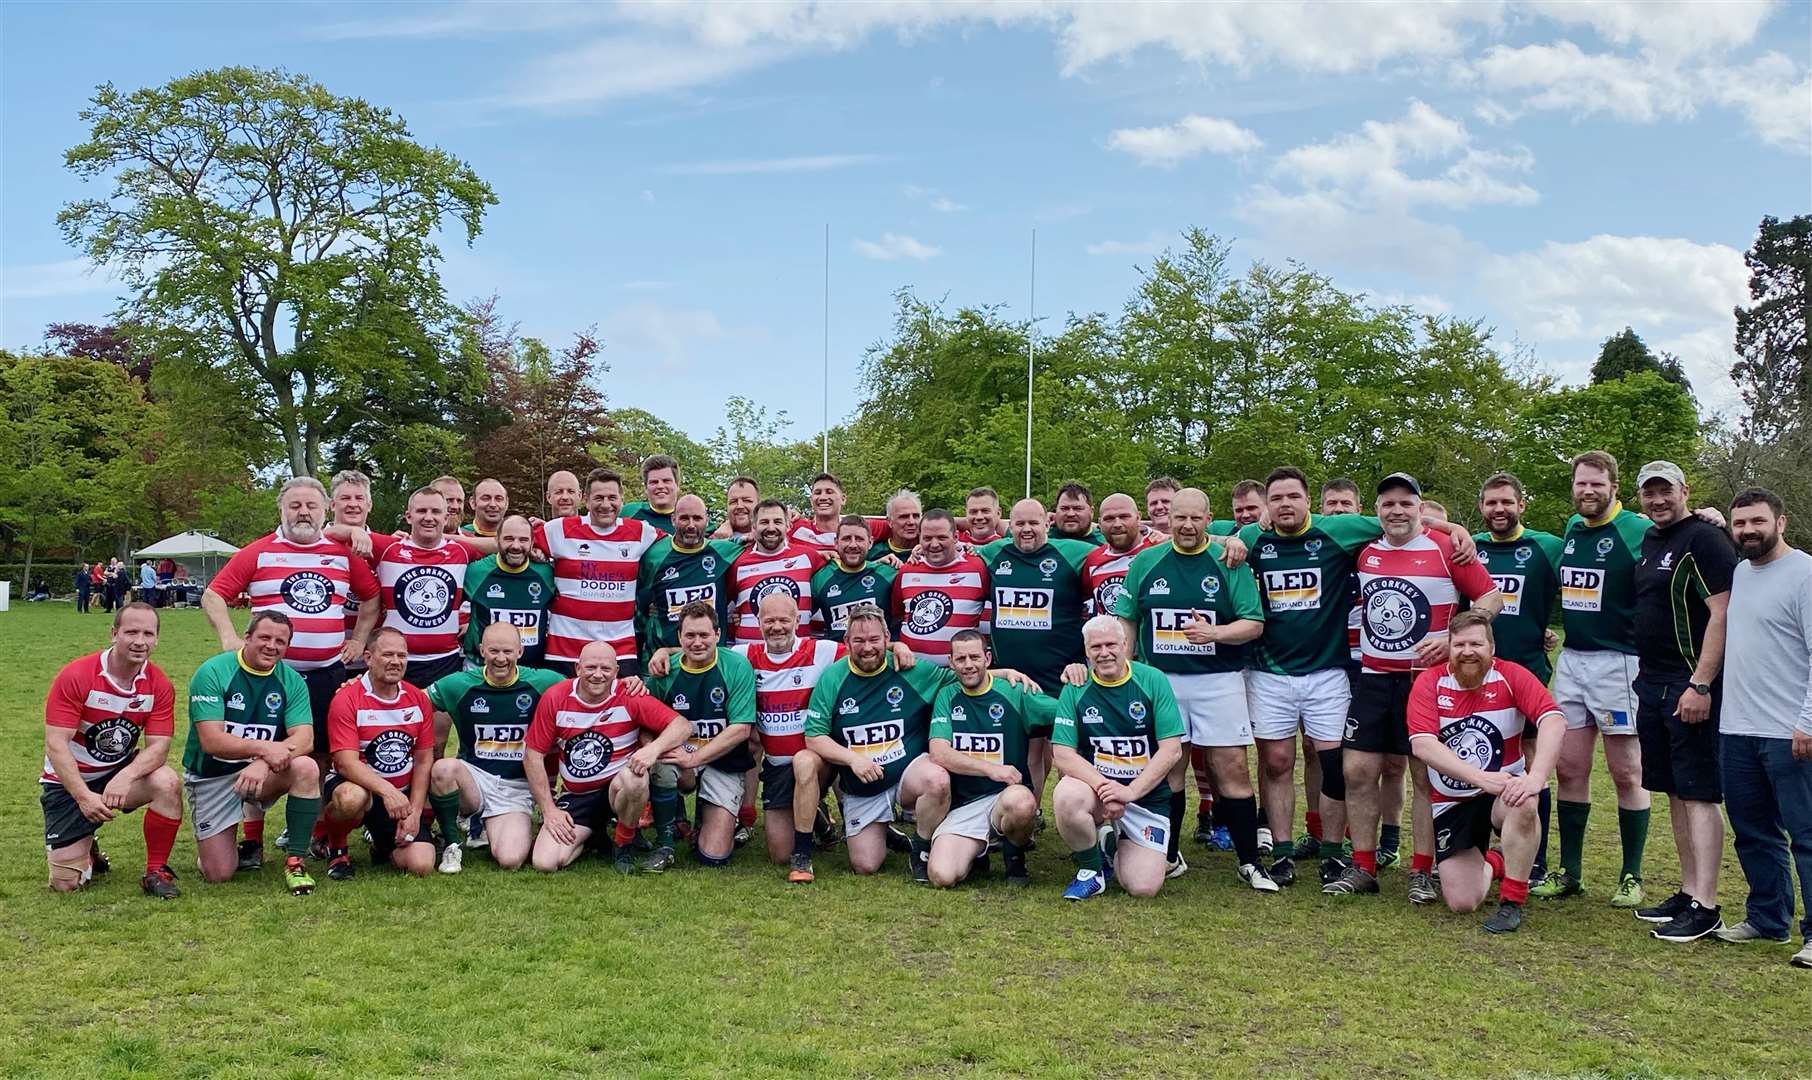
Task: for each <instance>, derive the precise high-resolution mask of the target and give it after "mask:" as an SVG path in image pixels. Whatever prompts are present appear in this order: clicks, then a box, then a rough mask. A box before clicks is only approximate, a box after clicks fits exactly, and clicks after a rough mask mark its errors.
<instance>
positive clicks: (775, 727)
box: [736, 638, 847, 765]
mask: <svg viewBox="0 0 1812 1080" xmlns="http://www.w3.org/2000/svg"><path fill="white" fill-rule="evenodd" d="M846 651H847V650H846V649H845V648H844V646H843V644H842V642H837V641H825V640H822V639H820V638H799V639H797V640H796V641H795V643H794V645H793V651H792V652H789V653H786V654H785V655H783V656H773V655H770V654H769V653H768V646H767V643H766V642H764V641H745V642H742V643H741V644H738V645H737V646H736V652H737V653H739V654H741V656H742V658H743V659H745V660H747V661H748V662H749V666H750V667H752V668H754V669H755V723H756V727H757V728H758V729H759V730H760V732H761V750H762V753H763V754H764V755H766V757H767V759H768V760H769V761H772V762H773V763H774V764H776V765H784V764H786V763H787V762H789V761H791V760H793V755H794V754H797V753H798V752H799V751H801V750H803V749H805V707H806V705H807V704H808V703H810V702H811V700H812V690H813V689H814V688H816V687H817V685H818V678H819V676H821V675H823V674H824V672H825V671H826V670H827V669H829V668H830V666H831V665H832V664H834V663H836V662H837V661H838V660H840V659H842V657H843V656H844V654H845V652H846Z"/></svg>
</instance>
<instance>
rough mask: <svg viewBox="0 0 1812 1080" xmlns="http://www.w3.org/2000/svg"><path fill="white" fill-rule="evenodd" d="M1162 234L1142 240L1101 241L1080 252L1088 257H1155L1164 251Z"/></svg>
mask: <svg viewBox="0 0 1812 1080" xmlns="http://www.w3.org/2000/svg"><path fill="white" fill-rule="evenodd" d="M1165 243H1166V241H1165V239H1164V235H1163V234H1162V233H1152V234H1151V235H1150V236H1148V237H1146V238H1145V239H1143V240H1103V241H1101V242H1100V243H1098V244H1089V245H1088V246H1086V247H1084V248H1083V249H1082V250H1084V251H1086V252H1088V253H1089V254H1090V255H1156V254H1159V253H1160V252H1162V251H1163V250H1164V246H1165Z"/></svg>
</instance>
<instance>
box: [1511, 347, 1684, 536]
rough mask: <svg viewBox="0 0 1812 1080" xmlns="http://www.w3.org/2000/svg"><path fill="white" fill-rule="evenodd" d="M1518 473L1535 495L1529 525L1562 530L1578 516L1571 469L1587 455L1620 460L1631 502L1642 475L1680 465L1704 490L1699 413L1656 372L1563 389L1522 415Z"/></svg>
mask: <svg viewBox="0 0 1812 1080" xmlns="http://www.w3.org/2000/svg"><path fill="white" fill-rule="evenodd" d="M1507 445H1508V447H1509V450H1510V457H1509V464H1510V467H1511V470H1512V471H1513V472H1515V473H1516V475H1517V476H1518V477H1519V478H1520V479H1521V480H1522V482H1523V486H1524V488H1526V489H1527V490H1528V491H1529V492H1530V499H1529V516H1528V522H1529V524H1530V525H1531V526H1532V527H1535V528H1541V529H1548V530H1550V531H1556V530H1558V529H1559V527H1560V526H1562V525H1564V524H1565V523H1566V520H1567V518H1568V517H1569V516H1570V515H1571V514H1572V513H1573V507H1572V503H1571V491H1572V475H1571V470H1570V468H1569V466H1568V462H1569V461H1571V460H1572V458H1573V455H1575V454H1578V453H1580V452H1582V451H1585V450H1606V451H1609V452H1610V454H1611V456H1612V457H1614V458H1616V459H1617V464H1618V467H1619V474H1620V476H1619V480H1620V482H1621V484H1622V485H1623V494H1624V498H1625V501H1630V502H1633V500H1634V497H1635V496H1634V494H1633V492H1632V491H1631V488H1632V487H1633V485H1634V483H1635V479H1636V470H1637V469H1640V468H1641V467H1642V466H1643V465H1644V464H1646V463H1648V462H1650V461H1655V460H1666V461H1672V462H1674V463H1676V464H1678V465H1679V466H1680V467H1681V468H1683V469H1685V470H1686V472H1687V479H1688V481H1690V482H1692V484H1693V485H1694V486H1700V479H1701V475H1702V474H1701V470H1700V468H1699V460H1700V436H1699V424H1698V414H1697V412H1696V411H1695V410H1694V408H1693V404H1692V398H1690V397H1688V396H1687V393H1686V391H1685V390H1683V389H1681V388H1680V387H1679V386H1678V385H1676V384H1674V383H1671V382H1669V381H1667V380H1666V379H1663V378H1662V377H1661V376H1660V375H1658V374H1656V373H1655V372H1652V371H1643V372H1638V373H1636V374H1635V375H1631V376H1628V377H1626V378H1622V379H1614V380H1612V381H1610V382H1605V383H1599V384H1597V385H1594V386H1582V387H1569V388H1565V389H1560V390H1556V391H1554V392H1553V393H1550V394H1546V395H1544V396H1542V397H1541V398H1539V399H1537V400H1535V401H1533V402H1532V403H1531V404H1530V405H1529V407H1528V408H1526V409H1524V410H1523V411H1522V412H1521V413H1519V414H1518V415H1517V416H1516V417H1515V419H1514V422H1513V423H1512V424H1511V428H1510V439H1509V442H1508V443H1507Z"/></svg>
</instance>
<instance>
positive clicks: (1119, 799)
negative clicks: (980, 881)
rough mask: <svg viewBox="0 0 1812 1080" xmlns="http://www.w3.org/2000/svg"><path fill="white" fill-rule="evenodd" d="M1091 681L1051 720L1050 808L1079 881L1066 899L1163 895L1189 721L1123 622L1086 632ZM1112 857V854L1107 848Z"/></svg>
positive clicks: (1099, 624)
mask: <svg viewBox="0 0 1812 1080" xmlns="http://www.w3.org/2000/svg"><path fill="white" fill-rule="evenodd" d="M1082 645H1083V649H1084V651H1085V652H1086V653H1087V654H1088V664H1089V676H1088V682H1087V683H1086V684H1084V685H1082V686H1073V685H1070V686H1065V687H1064V688H1063V694H1062V696H1061V697H1059V698H1058V699H1057V712H1056V715H1055V717H1053V718H1052V733H1051V749H1052V753H1053V758H1054V763H1055V765H1056V767H1057V771H1058V772H1059V773H1060V774H1062V777H1063V779H1061V780H1059V781H1057V790H1056V791H1055V792H1054V793H1053V795H1052V807H1053V809H1054V810H1055V812H1056V816H1057V832H1058V834H1059V835H1061V836H1062V837H1063V841H1064V843H1065V844H1066V845H1067V846H1068V847H1069V849H1070V860H1071V861H1072V862H1074V863H1075V864H1076V876H1075V879H1074V880H1072V881H1071V882H1070V883H1069V885H1068V887H1066V888H1065V889H1064V890H1063V898H1064V899H1065V900H1087V899H1090V898H1092V897H1096V896H1099V895H1101V893H1103V892H1105V891H1106V889H1107V883H1108V882H1109V881H1111V880H1114V879H1116V878H1117V879H1118V880H1119V882H1120V887H1121V888H1123V889H1125V890H1126V891H1127V892H1128V893H1131V894H1132V895H1134V896H1156V895H1157V893H1158V890H1159V889H1161V888H1163V887H1164V878H1165V876H1166V873H1167V870H1166V865H1165V848H1166V847H1167V846H1168V844H1169V839H1170V818H1169V811H1170V784H1169V781H1168V779H1167V778H1168V777H1169V776H1170V774H1171V773H1172V772H1173V771H1174V770H1175V769H1176V767H1177V766H1178V765H1179V764H1180V763H1181V762H1182V761H1183V736H1184V728H1183V717H1182V714H1181V713H1180V712H1178V711H1177V702H1176V697H1175V696H1174V695H1173V694H1172V693H1171V691H1170V682H1169V680H1167V679H1165V678H1164V676H1163V674H1162V673H1161V672H1159V671H1158V670H1157V669H1156V668H1151V667H1147V666H1146V665H1144V664H1140V663H1137V662H1135V661H1134V660H1133V659H1132V657H1131V653H1132V647H1131V643H1130V642H1128V641H1127V638H1126V627H1125V624H1124V623H1123V622H1121V621H1120V620H1119V619H1117V618H1115V617H1114V616H1112V615H1096V616H1095V617H1094V618H1091V619H1090V620H1089V621H1088V622H1086V623H1084V624H1083V626H1082ZM1104 849H1105V850H1104Z"/></svg>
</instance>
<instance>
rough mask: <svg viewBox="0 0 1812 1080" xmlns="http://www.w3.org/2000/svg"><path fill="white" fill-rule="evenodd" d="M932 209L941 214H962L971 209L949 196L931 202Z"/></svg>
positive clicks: (939, 197)
mask: <svg viewBox="0 0 1812 1080" xmlns="http://www.w3.org/2000/svg"><path fill="white" fill-rule="evenodd" d="M931 208H932V209H933V210H936V211H937V212H938V213H940V214H960V213H962V212H963V211H964V210H967V209H969V208H968V207H967V206H964V205H963V204H962V203H959V202H957V201H956V200H955V199H952V198H951V197H950V196H948V195H939V196H938V197H937V198H935V199H932V200H931Z"/></svg>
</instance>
